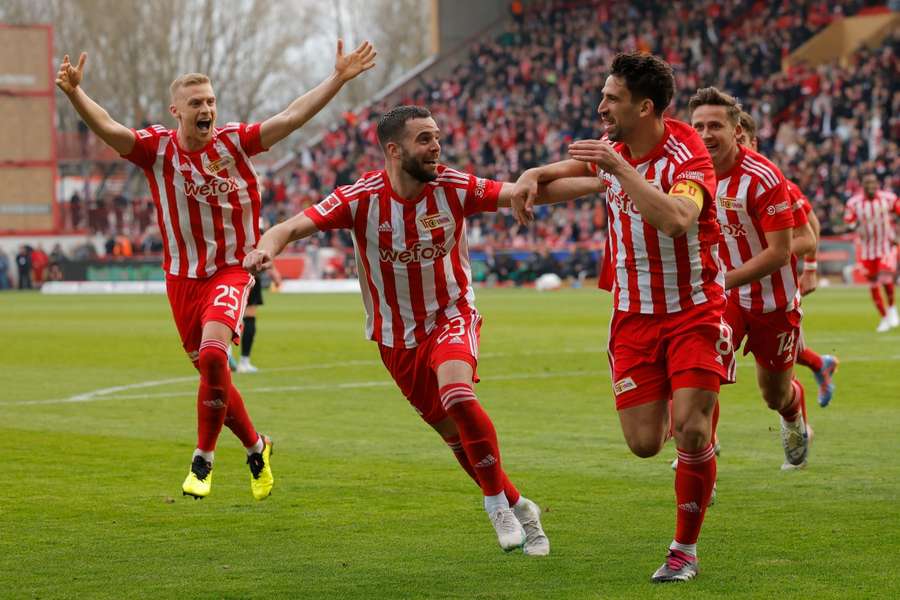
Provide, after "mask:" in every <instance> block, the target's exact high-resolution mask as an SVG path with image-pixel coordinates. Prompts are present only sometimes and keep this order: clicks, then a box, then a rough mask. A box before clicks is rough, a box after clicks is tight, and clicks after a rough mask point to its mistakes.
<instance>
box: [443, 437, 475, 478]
mask: <svg viewBox="0 0 900 600" xmlns="http://www.w3.org/2000/svg"><path fill="white" fill-rule="evenodd" d="M444 442H446V443H447V446H448V447H449V448H450V450H452V451H453V456H455V457H456V461H457V462H458V463H459V466H461V467H462V468H463V470H464V471H465V472H466V473H468V474H469V477H471V478H472V481H474V482H475V485H477V486H478V487H481V484H480V483H478V475H476V474H475V469H473V468H472V465H471V464H470V463H469V457H468V456H466V451H465V450H463V445H462V442H461V441H459V436H458V435H455V436H453V437H448V438H444Z"/></svg>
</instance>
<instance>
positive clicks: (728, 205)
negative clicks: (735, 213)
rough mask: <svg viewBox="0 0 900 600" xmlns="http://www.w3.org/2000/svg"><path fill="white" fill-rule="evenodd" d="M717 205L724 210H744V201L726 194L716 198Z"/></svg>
mask: <svg viewBox="0 0 900 600" xmlns="http://www.w3.org/2000/svg"><path fill="white" fill-rule="evenodd" d="M716 201H717V202H718V203H719V206H721V207H722V208H724V209H725V210H744V203H743V202H741V199H740V198H729V197H728V196H719V197H718V198H716Z"/></svg>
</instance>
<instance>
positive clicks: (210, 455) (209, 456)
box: [191, 448, 216, 464]
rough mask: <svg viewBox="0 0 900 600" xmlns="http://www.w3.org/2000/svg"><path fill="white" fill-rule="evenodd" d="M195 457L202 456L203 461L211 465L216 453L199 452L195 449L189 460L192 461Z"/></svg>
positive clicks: (198, 449)
mask: <svg viewBox="0 0 900 600" xmlns="http://www.w3.org/2000/svg"><path fill="white" fill-rule="evenodd" d="M197 456H202V457H203V460H205V461H206V462H208V463H209V464H212V462H213V459H214V458H215V457H216V453H215V452H206V451H204V450H201V449H200V448H197V449H196V450H194V455H193V456H191V460H192V461H193V460H194V458H195V457H197Z"/></svg>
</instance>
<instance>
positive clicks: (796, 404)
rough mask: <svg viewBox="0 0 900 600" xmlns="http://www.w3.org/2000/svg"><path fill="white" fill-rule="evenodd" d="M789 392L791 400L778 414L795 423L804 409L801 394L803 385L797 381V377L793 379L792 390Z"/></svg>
mask: <svg viewBox="0 0 900 600" xmlns="http://www.w3.org/2000/svg"><path fill="white" fill-rule="evenodd" d="M795 382H796V383H795ZM798 388H799V390H798ZM788 393H789V394H790V395H791V401H790V403H789V404H788V405H787V406H786V407H785V408H782V409H781V410H779V411H778V414H779V415H781V418H782V419H784V420H785V421H787V422H788V423H793V422H794V421H796V420H797V419H798V418H799V417H800V412H801V410H802V405H801V404H800V403H801V401H802V400H801V396H802V394H803V387H802V386H800V385H799V382H797V380H796V379H791V391H790V392H788Z"/></svg>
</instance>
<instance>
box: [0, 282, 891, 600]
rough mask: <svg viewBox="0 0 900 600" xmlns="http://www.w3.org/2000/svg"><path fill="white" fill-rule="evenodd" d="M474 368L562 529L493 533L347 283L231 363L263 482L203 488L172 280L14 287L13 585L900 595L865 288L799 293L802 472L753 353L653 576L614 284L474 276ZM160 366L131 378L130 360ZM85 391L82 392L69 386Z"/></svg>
mask: <svg viewBox="0 0 900 600" xmlns="http://www.w3.org/2000/svg"><path fill="white" fill-rule="evenodd" d="M478 296H479V308H480V310H481V311H482V313H483V314H484V315H485V325H484V329H483V330H482V353H483V355H482V360H481V364H480V367H479V371H480V374H481V376H482V379H483V381H482V383H481V384H479V385H478V387H477V392H478V394H479V397H480V398H481V400H482V401H483V403H484V404H485V406H486V408H487V410H488V411H489V413H490V414H491V415H492V417H493V419H494V422H495V424H496V426H497V430H498V431H499V434H500V438H501V446H502V450H503V456H504V462H505V466H506V469H507V471H508V473H509V474H510V476H511V477H512V479H513V480H514V481H515V482H516V483H517V484H518V485H519V487H520V488H521V489H522V491H523V492H524V493H525V494H526V495H528V496H529V497H531V498H533V499H534V500H536V501H537V502H539V503H540V504H541V506H543V507H544V511H545V513H544V525H545V528H546V530H547V532H548V534H549V536H550V539H551V542H552V555H551V556H550V557H548V558H532V557H526V556H523V555H522V554H521V553H517V554H511V555H504V554H503V553H502V552H500V550H499V548H498V547H497V544H496V540H495V538H494V536H493V531H492V529H491V527H490V525H489V523H488V521H487V518H486V516H485V515H484V512H483V511H482V510H481V508H480V495H479V493H478V490H477V489H476V488H475V487H474V485H472V483H471V482H470V481H469V480H468V479H467V478H466V476H465V475H464V474H463V472H462V471H461V470H460V469H459V468H458V466H457V465H456V463H455V461H454V459H453V457H452V455H451V454H450V452H449V451H448V450H447V448H446V447H445V446H444V445H443V444H442V443H441V442H440V440H439V439H438V437H437V436H436V435H435V434H434V433H433V432H431V431H430V430H429V429H428V428H427V427H426V426H425V425H424V424H422V423H421V422H420V421H419V419H418V417H416V415H415V413H414V412H413V411H412V410H411V409H410V408H409V407H408V405H407V404H406V402H405V400H404V399H403V398H402V397H401V396H400V394H399V392H398V391H397V390H396V388H395V387H393V384H392V383H391V381H390V380H389V378H388V375H387V373H386V372H385V371H384V369H383V367H382V366H381V365H380V362H379V361H378V355H377V351H376V348H375V346H374V344H372V343H371V342H367V341H365V340H364V339H363V335H362V333H363V331H362V328H363V317H362V307H361V302H360V300H359V298H357V297H355V296H352V295H344V296H288V295H277V294H269V295H268V296H267V298H266V305H265V306H264V307H263V308H262V310H261V311H260V317H259V325H258V334H257V348H256V349H255V351H254V361H255V362H256V363H257V365H258V366H259V367H261V369H262V370H261V371H260V372H259V373H257V374H254V375H238V376H236V381H237V383H238V386H239V387H240V388H241V389H242V391H243V393H244V397H245V399H246V401H247V404H248V407H249V409H250V413H251V415H252V416H253V418H254V420H255V423H256V425H257V426H258V427H259V429H260V430H262V431H264V432H266V433H269V434H271V435H272V436H273V437H274V438H275V440H276V447H275V450H276V452H275V455H274V459H273V466H274V471H275V476H276V480H277V481H276V487H275V491H274V493H273V495H272V497H271V498H270V499H269V500H267V501H265V502H262V503H258V502H254V501H253V499H252V497H251V495H250V490H249V484H248V479H249V475H248V471H247V469H246V466H245V465H244V458H243V451H242V449H241V448H240V446H239V444H238V443H237V441H236V440H235V439H234V438H233V437H231V436H230V434H227V432H226V435H223V438H222V441H221V443H220V445H219V449H218V452H217V464H216V470H215V477H214V487H213V494H212V495H211V496H210V497H209V498H208V499H206V500H204V501H202V502H200V501H193V500H188V499H185V498H183V497H182V496H181V495H180V484H181V481H182V479H183V477H184V475H185V474H186V472H187V467H188V462H189V459H190V454H191V449H192V447H193V443H194V441H195V438H194V418H195V417H194V399H193V397H194V387H195V385H196V384H195V381H196V376H195V375H193V373H192V368H191V366H190V364H189V363H188V361H187V360H186V358H185V356H184V354H183V352H182V351H181V349H180V345H179V343H178V340H177V337H176V333H175V329H174V325H173V324H172V323H171V318H170V315H169V309H168V306H167V304H166V301H165V298H164V297H163V296H152V297H132V296H105V297H100V296H98V297H45V296H41V295H37V294H15V293H7V294H3V295H0V315H3V317H2V321H0V324H2V331H3V336H4V337H3V339H4V340H5V342H6V343H4V344H2V346H0V348H2V349H0V453H2V457H3V461H2V468H0V490H2V492H0V498H2V501H0V597H3V598H123V597H133V598H509V599H521V598H566V599H568V598H601V597H602V598H684V597H698V598H722V597H729V598H765V597H771V598H789V597H790V598H793V597H796V598H849V597H885V598H896V597H900V582H898V575H897V572H896V564H897V556H898V548H900V497H898V495H900V494H898V490H900V485H898V481H900V461H898V449H900V444H898V439H900V435H898V433H897V426H898V423H900V369H898V367H900V330H895V331H894V332H892V333H889V334H882V335H876V334H875V333H874V327H875V324H876V318H875V315H874V310H873V309H872V308H871V305H870V304H871V303H870V301H869V299H868V294H867V291H866V290H865V289H826V290H823V291H820V292H818V293H816V294H814V295H813V296H812V297H810V298H809V299H808V300H807V301H806V302H805V306H806V309H807V313H808V319H807V322H806V329H807V339H808V340H809V342H810V344H811V345H812V346H813V347H814V348H816V349H817V350H818V351H820V352H822V353H827V352H837V353H838V354H839V355H840V357H841V360H842V362H841V368H840V370H839V373H838V377H837V383H838V386H839V388H838V393H837V395H836V398H835V400H834V402H833V404H832V406H830V407H829V408H827V409H824V410H823V409H820V408H819V407H818V406H817V405H816V404H815V400H814V393H815V392H814V389H813V386H812V377H811V376H810V374H809V372H808V371H804V372H802V373H801V377H802V379H803V381H804V382H805V383H806V384H807V389H808V390H810V393H811V394H812V395H813V399H812V401H811V403H810V416H811V420H812V423H813V424H814V426H815V432H816V440H815V444H814V446H813V451H812V455H811V462H810V466H809V468H808V469H807V470H806V471H805V472H794V473H782V472H781V471H780V470H779V467H780V465H781V462H782V458H783V456H782V452H781V446H780V442H779V437H778V432H777V417H775V416H774V414H773V413H771V412H769V411H768V410H766V409H765V408H764V406H763V403H762V401H761V400H760V399H759V396H758V394H757V392H756V390H755V383H754V381H755V380H754V377H753V367H752V363H751V362H750V361H748V360H747V359H743V360H742V362H741V366H740V368H739V371H738V372H739V377H740V381H739V383H738V384H737V385H735V386H731V387H729V388H727V389H726V390H725V393H724V394H723V396H722V417H721V424H720V429H719V431H720V436H721V439H722V446H723V452H722V456H721V458H720V461H719V494H718V502H717V504H716V505H715V506H714V507H713V508H712V509H710V512H709V515H708V517H707V522H706V526H705V528H704V531H703V536H702V538H701V540H700V541H701V545H700V556H701V566H702V572H701V575H700V577H699V578H698V579H697V580H696V581H694V582H692V583H690V584H687V585H684V586H663V587H658V586H653V585H651V584H650V583H649V581H648V580H649V576H650V574H651V573H652V572H653V570H654V569H655V568H656V567H657V566H659V564H660V562H661V560H662V558H663V554H664V552H665V549H666V545H667V544H668V542H669V541H670V539H671V536H672V530H673V516H674V507H673V491H672V478H673V474H672V471H671V470H670V469H669V467H668V463H669V461H670V460H671V458H672V455H673V453H674V450H673V448H672V447H671V446H669V447H667V448H666V450H665V451H664V453H663V455H661V456H659V457H656V458H653V459H649V460H641V459H638V458H635V457H633V456H631V455H630V454H629V452H628V451H627V449H626V447H625V445H624V442H623V440H622V436H621V433H620V431H619V425H618V421H617V418H616V414H615V410H614V408H613V402H612V399H611V391H610V381H609V375H608V372H607V366H606V356H605V354H604V352H603V348H604V347H605V344H606V334H607V322H608V314H609V297H608V296H607V295H605V294H603V293H600V292H598V291H596V290H570V291H562V292H558V293H548V294H539V293H536V292H534V291H530V290H483V291H479V292H478ZM167 380H175V381H169V382H168V383H161V384H150V385H146V386H144V387H127V388H124V389H120V390H118V391H116V390H114V389H111V388H115V387H116V386H135V385H136V384H139V383H142V382H158V381H167ZM79 397H80V398H81V399H82V400H84V401H82V402H72V401H71V400H72V399H73V398H76V399H77V398H79Z"/></svg>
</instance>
